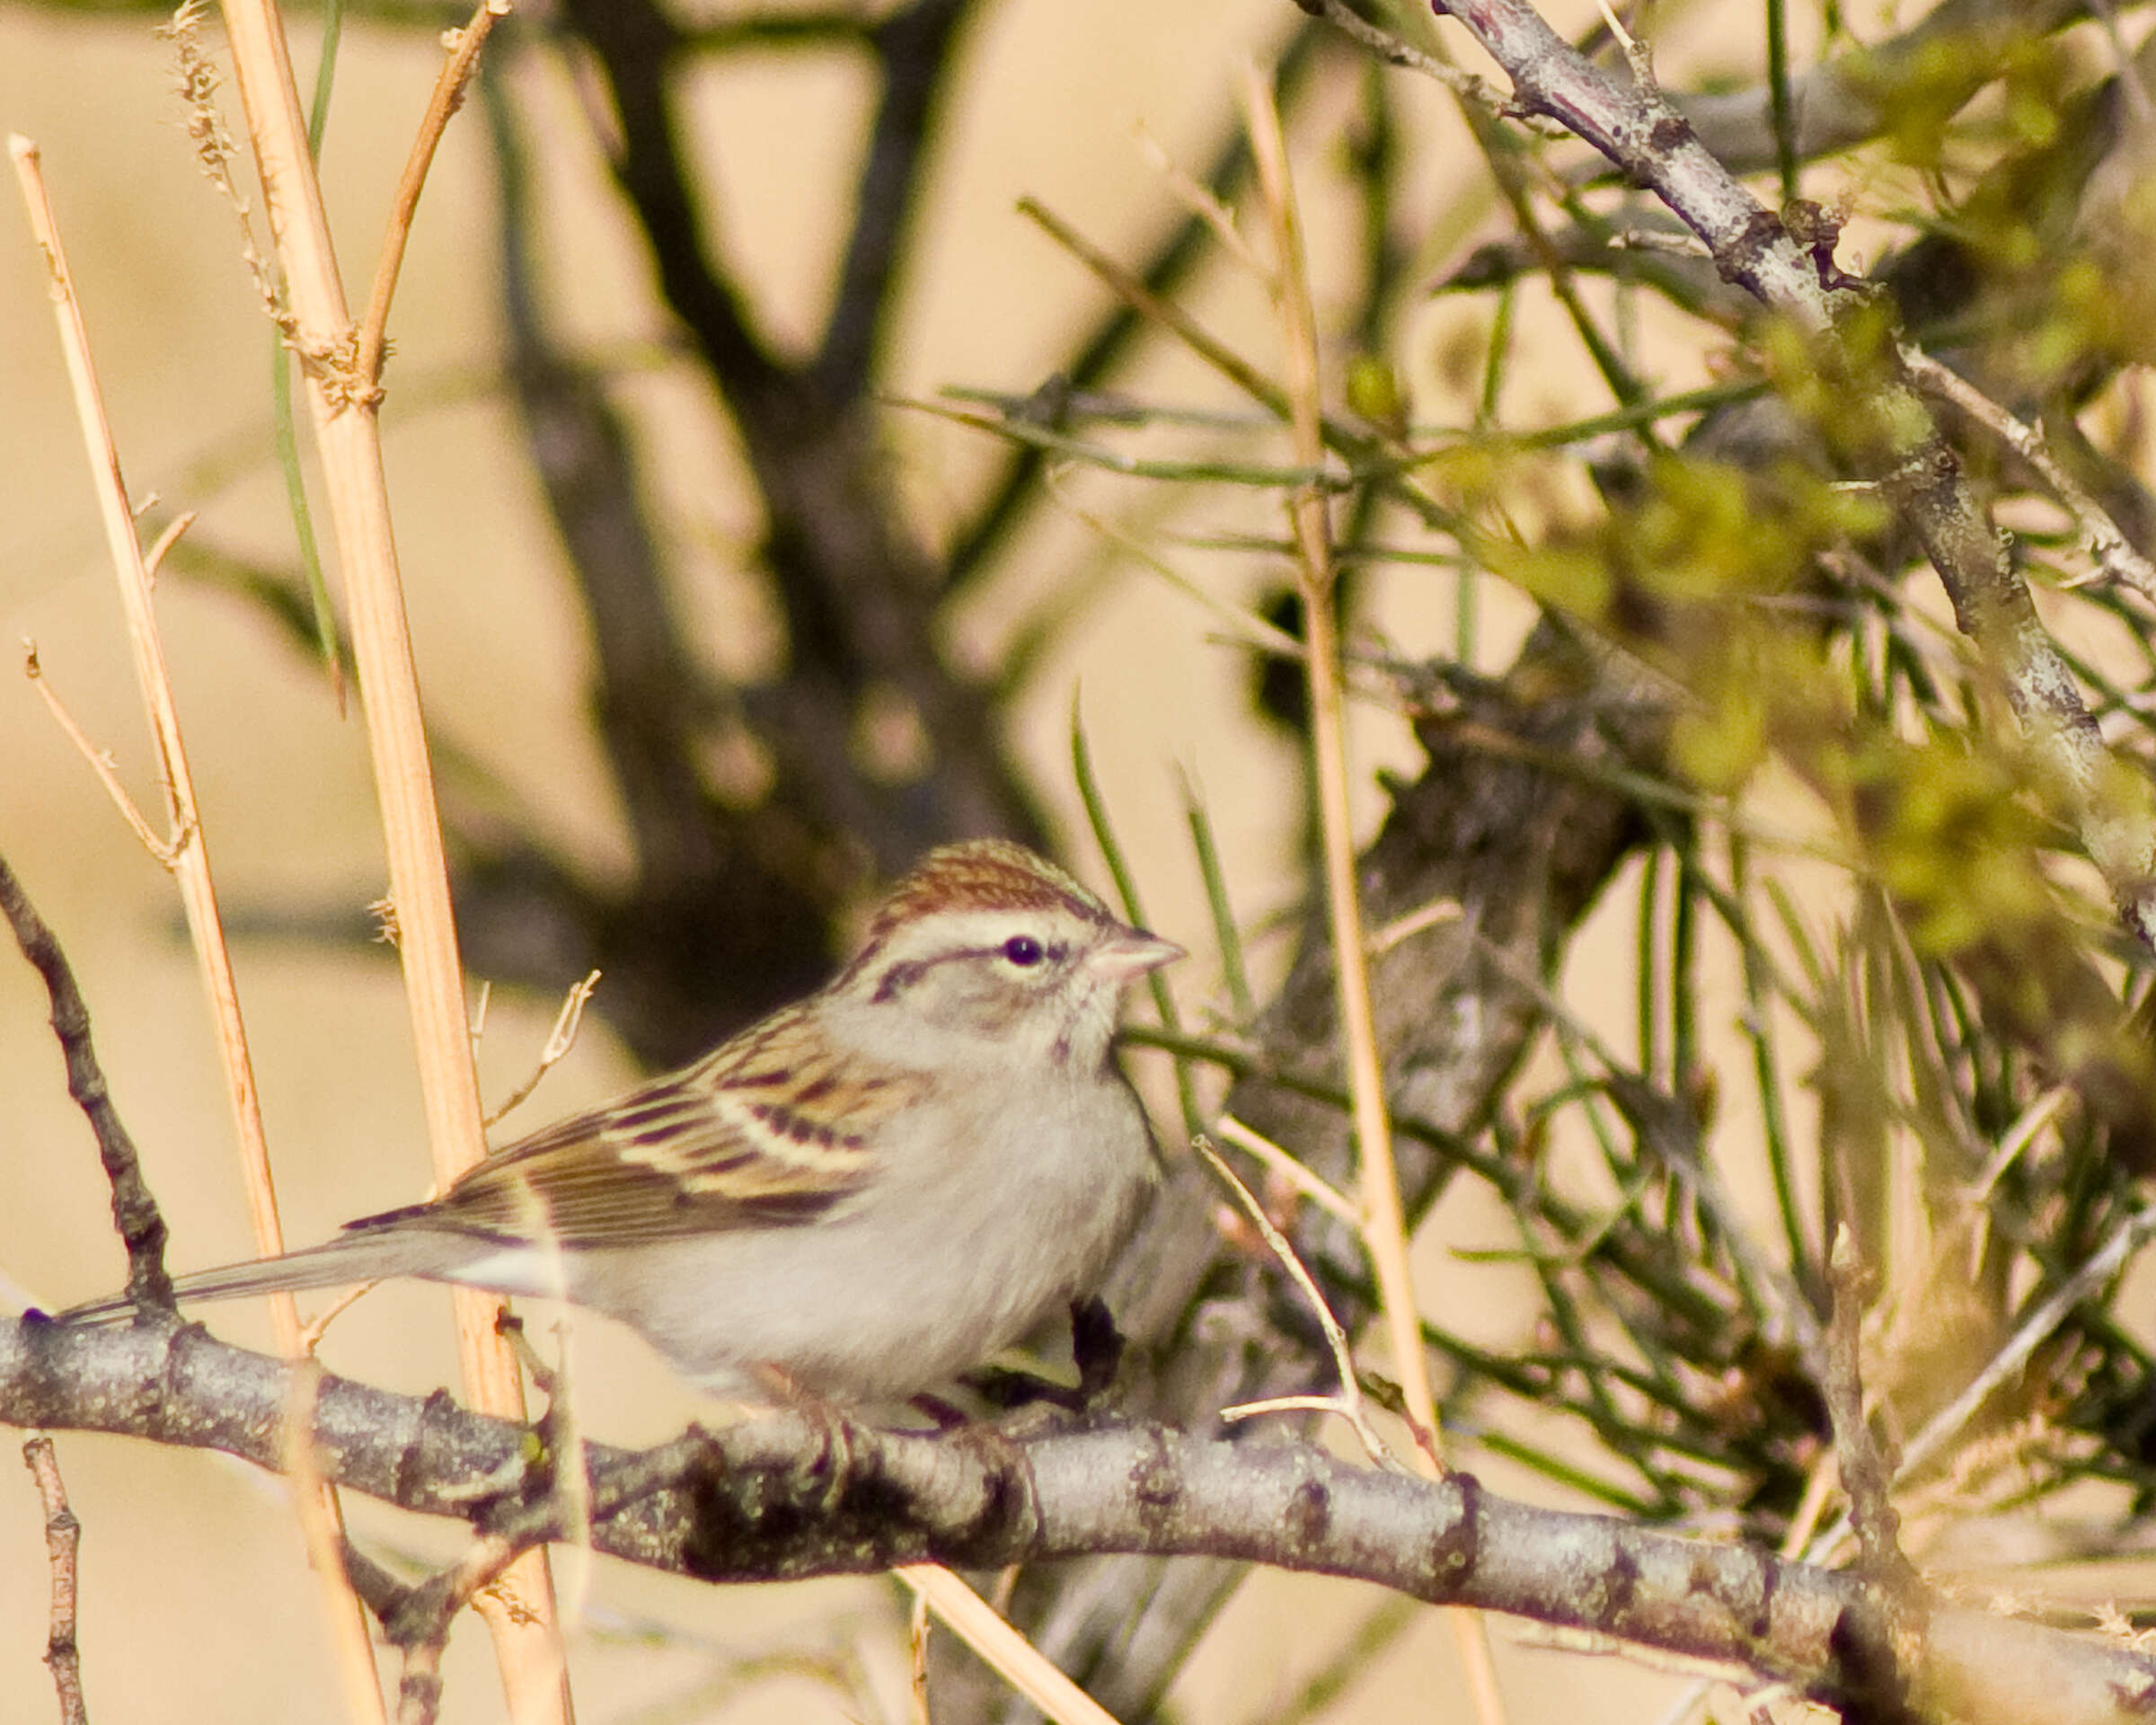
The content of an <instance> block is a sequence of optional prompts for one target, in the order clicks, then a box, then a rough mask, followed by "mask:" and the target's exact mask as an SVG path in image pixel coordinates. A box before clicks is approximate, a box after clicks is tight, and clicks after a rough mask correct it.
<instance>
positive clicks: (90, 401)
mask: <svg viewBox="0 0 2156 1725" xmlns="http://www.w3.org/2000/svg"><path fill="white" fill-rule="evenodd" d="M9 147H10V153H11V155H13V158H14V163H15V172H16V174H17V176H18V178H19V179H20V180H21V181H22V197H23V201H24V203H25V205H26V206H27V207H28V208H29V211H30V221H31V230H32V232H33V233H34V234H36V236H37V242H38V244H39V246H40V249H41V250H42V251H43V252H44V253H45V261H46V267H47V270H48V271H49V277H50V288H51V297H52V302H53V315H54V318H55V321H56V322H57V324H58V328H59V339H60V347H61V350H62V352H63V353H64V355H65V356H66V364H67V376H68V380H69V383H70V384H71V385H72V386H73V389H74V393H75V417H76V420H77V421H78V422H79V424H80V425H81V427H82V431H83V442H84V448H85V450H86V452H87V454H88V456H89V460H90V472H91V479H92V482H93V485H94V486H95V488H96V491H97V498H98V512H99V515H100V517H102V520H103V523H104V528H105V539H106V546H107V549H108V550H109V552H110V554H111V558H112V568H113V572H114V574H115V575H116V576H117V577H118V578H119V594H120V602H121V605H122V606H123V607H124V609H125V611H126V613H127V618H128V641H129V642H130V644H131V645H132V647H133V649H134V657H135V673H136V680H137V683H138V685H139V686H140V687H141V691H142V698H143V703H144V704H145V705H146V707H147V709H148V711H149V718H150V730H151V733H152V735H153V737H154V738H155V742H156V747H157V759H158V765H159V769H160V770H159V774H158V778H159V782H160V783H162V784H163V787H164V792H165V804H166V813H167V816H168V818H169V819H170V822H171V826H172V840H171V844H170V854H169V858H168V859H167V860H166V866H167V867H169V868H170V869H171V870H172V873H173V876H174V878H175V879H176V880H178V882H179V886H180V897H181V904H182V905H183V906H184V907H185V908H186V912H187V924H188V932H189V933H190V936H191V937H192V940H193V943H194V948H195V956H196V958H197V960H198V961H199V964H200V966H201V971H202V982H203V986H204V989H205V991H206V992H207V993H208V996H209V1004H210V1012H211V1016H212V1018H213V1020H214V1022H215V1024H216V1032H217V1051H218V1054H219V1056H220V1057H221V1058H222V1060H223V1063H224V1067H225V1090H226V1093H227V1095H228V1096H229V1098H230V1100H231V1104H232V1114H233V1124H234V1130H235V1132H236V1134H237V1137H238V1141H239V1147H240V1163H241V1168H242V1171H243V1177H244V1184H245V1187H246V1190H247V1206H248V1214H249V1217H250V1220H251V1221H252V1224H253V1228H254V1238H255V1247H256V1250H257V1251H258V1252H261V1255H262V1256H263V1257H265V1258H270V1257H275V1256H276V1255H277V1254H278V1253H279V1252H282V1251H283V1250H284V1230H283V1226H282V1225H281V1224H280V1222H279V1221H278V1211H277V1190H276V1184H275V1181H273V1180H272V1178H271V1175H270V1144H269V1139H268V1137H267V1136H266V1135H265V1133H264V1132H263V1129H262V1119H261V1098H260V1096H259V1094H258V1092H257V1091H256V1089H255V1082H254V1063H253V1059H252V1056H251V1055H250V1054H249V1052H248V1047H247V1031H246V1025H245V1023H244V1022H243V1019H242V1017H241V1014H240V996H239V984H238V980H237V978H236V977H234V973H233V968H232V955H231V952H230V951H229V949H228V948H227V947H226V945H225V925H224V921H223V918H222V917H221V916H219V915H218V911H217V895H216V884H215V882H214V881H213V880H212V879H211V877H210V870H209V850H208V845H207V844H206V843H205V842H204V839H203V835H202V831H201V819H200V815H199V811H198V809H197V807H196V801H195V788H194V776H193V774H192V773H191V772H190V769H189V766H188V760H187V747H186V744H185V741H184V739H182V737H181V730H180V714H179V709H178V707H177V706H176V705H175V704H174V702H173V699H172V678H171V677H170V675H169V674H168V672H167V670H166V668H165V662H164V645H163V640H162V638H161V637H160V636H159V634H158V632H157V619H156V614H155V608H154V607H153V606H152V603H151V597H150V586H151V574H150V566H149V564H148V562H146V559H145V558H144V556H143V551H142V544H141V541H140V540H138V539H137V537H136V533H135V514H134V509H133V508H132V506H131V504H130V503H129V501H128V491H127V482H126V480H125V478H124V477H123V476H122V474H121V473H120V465H119V448H118V447H117V446H116V445H115V444H114V442H113V440H112V429H111V425H110V420H108V419H107V418H106V414H105V408H104V399H103V394H102V391H101V390H100V388H99V386H98V381H97V372H96V367H95V366H94V364H93V361H92V358H91V354H90V338H89V332H88V331H87V329H86V328H85V326H84V322H83V314H82V306H81V303H80V301H79V300H78V299H77V298H76V296H75V283H74V279H73V277H72V276H71V275H70V273H69V271H68V269H67V258H66V250H65V249H64V248H63V246H62V245H61V243H60V235H59V227H58V225H57V222H56V220H55V219H54V217H53V212H52V206H51V202H50V200H49V198H48V197H47V195H46V190H45V183H44V178H43V175H42V173H40V167H39V162H38V153H37V149H36V146H34V145H32V144H31V143H30V142H29V140H28V139H25V138H20V137H17V138H13V139H12V140H11V141H10V146H9ZM31 663H32V667H33V669H34V666H35V659H34V658H33V659H32V661H31ZM76 734H77V735H78V736H79V733H76ZM92 757H93V759H94V758H95V754H94V752H92ZM137 819H138V820H139V817H137ZM138 830H142V828H141V827H138ZM270 1315H271V1318H272V1321H273V1323H274V1324H275V1326H276V1331H277V1338H278V1347H279V1349H282V1350H283V1351H284V1352H285V1353H286V1354H287V1355H296V1353H297V1352H298V1351H299V1314H298V1311H297V1309H296V1307H295V1306H294V1305H293V1303H292V1296H290V1295H289V1294H277V1295H272V1296H270ZM293 1483H294V1502H295V1505H296V1508H297V1509H298V1512H299V1517H300V1525H301V1527H302V1528H303V1530H304V1531H305V1535H306V1541H307V1547H308V1551H309V1554H310V1555H311V1556H312V1558H313V1559H314V1570H315V1573H316V1574H317V1576H318V1577H319V1578H320V1584H321V1586H322V1588H323V1591H324V1594H325V1596H326V1600H327V1605H328V1607H329V1619H330V1623H331V1633H332V1636H333V1638H334V1640H335V1642H336V1645H337V1650H338V1658H339V1668H340V1672H341V1674H342V1676H343V1679H344V1686H345V1694H346V1699H347V1704H348V1705H349V1708H350V1710H351V1712H352V1716H353V1717H354V1718H355V1719H357V1720H360V1721H375V1720H379V1719H381V1718H382V1717H383V1713H382V1694H381V1690H380V1688H379V1686H378V1685H377V1684H376V1679H375V1660H374V1652H373V1649H372V1646H371V1644H370V1641H369V1639H368V1636H367V1619H366V1615H365V1612H364V1609H363V1608H362V1606H360V1604H359V1602H358V1599H357V1598H356V1597H353V1595H352V1592H351V1589H350V1588H349V1587H348V1586H347V1585H346V1582H345V1579H344V1570H343V1567H342V1565H341V1563H340V1562H339V1561H337V1556H336V1553H337V1552H338V1549H339V1547H340V1544H342V1540H343V1515H342V1511H341V1510H340V1508H339V1506H338V1503H337V1499H336V1497H335V1495H334V1493H332V1492H331V1491H329V1490H328V1489H327V1488H325V1487H324V1486H323V1483H322V1482H321V1480H320V1478H319V1477H318V1476H316V1475H315V1474H314V1472H313V1470H312V1468H311V1467H310V1468H307V1469H305V1470H303V1471H302V1472H301V1473H300V1474H299V1475H298V1476H297V1477H296V1479H295V1480H294V1482H293Z"/></svg>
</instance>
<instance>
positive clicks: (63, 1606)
mask: <svg viewBox="0 0 2156 1725" xmlns="http://www.w3.org/2000/svg"><path fill="white" fill-rule="evenodd" d="M22 1464H23V1465H24V1466H25V1467H27V1468H29V1469H30V1473H31V1478H32V1479H34V1480H36V1481H37V1482H38V1501H39V1502H40V1504H42V1505H43V1506H44V1508H45V1556H46V1560H47V1561H48V1562H49V1564H50V1565H51V1566H52V1613H51V1616H50V1617H49V1620H48V1628H47V1630H46V1634H45V1665H46V1668H47V1669H48V1670H49V1671H50V1672H51V1673H52V1686H53V1688H54V1689H56V1690H57V1692H58V1693H59V1697H60V1725H90V1710H89V1708H88V1706H87V1705H86V1704H85V1703H84V1700H83V1654H82V1649H81V1648H80V1647H79V1646H78V1645H77V1644H76V1641H75V1574H76V1563H75V1560H76V1556H77V1554H78V1553H80V1551H81V1550H82V1544H83V1524H82V1523H81V1522H80V1521H79V1520H77V1519H76V1518H75V1511H74V1510H73V1509H72V1508H69V1507H68V1504H67V1486H66V1482H65V1481H63V1480H62V1479H61V1478H60V1464H59V1460H58V1458H57V1456H56V1455H54V1454H53V1448H52V1439H51V1438H49V1437H47V1436H46V1435H45V1434H44V1433H43V1432H38V1433H36V1434H35V1435H33V1436H32V1437H31V1438H30V1440H29V1441H28V1442H27V1443H25V1444H24V1445H23V1446H22Z"/></svg>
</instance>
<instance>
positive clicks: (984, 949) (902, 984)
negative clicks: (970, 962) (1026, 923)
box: [856, 934, 1071, 1006]
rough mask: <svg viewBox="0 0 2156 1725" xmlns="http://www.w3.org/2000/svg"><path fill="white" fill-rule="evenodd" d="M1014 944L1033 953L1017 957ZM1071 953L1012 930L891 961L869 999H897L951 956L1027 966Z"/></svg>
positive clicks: (1060, 959)
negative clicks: (996, 939) (983, 942)
mask: <svg viewBox="0 0 2156 1725" xmlns="http://www.w3.org/2000/svg"><path fill="white" fill-rule="evenodd" d="M1013 947H1022V948H1024V949H1026V950H1027V951H1029V952H1030V953H1031V955H1032V956H1030V957H1029V958H1020V957H1019V956H1017V954H1016V953H1014V952H1013V951H1012V948H1013ZM1070 955H1071V949H1070V946H1069V943H1068V942H1064V941H1048V942H1041V941H1038V940H1036V939H1035V938H1034V937H1033V936H1032V935H1030V934H1013V935H1012V936H1011V938H1010V939H1009V940H1007V941H1004V942H1002V943H1000V944H999V945H995V946H961V947H955V948H953V949H952V950H951V951H948V952H939V953H937V954H936V955H935V956H934V957H933V958H928V959H903V960H899V961H898V962H897V963H895V964H893V965H892V966H891V967H890V968H889V969H887V970H886V971H885V972H884V973H883V975H882V976H881V977H879V979H878V981H877V984H876V987H875V989H874V990H873V992H871V993H870V995H869V1002H870V1004H871V1005H876V1006H881V1005H886V1004H889V1003H890V1002H891V1001H894V1000H896V999H897V997H898V996H899V995H900V994H901V993H903V992H904V991H905V990H906V989H908V988H910V987H912V986H914V985H915V983H916V982H918V981H920V980H921V978H922V977H923V976H925V975H927V974H928V972H929V971H930V970H931V969H934V968H935V967H936V966H937V965H939V964H949V963H950V962H952V961H953V960H967V959H996V960H1002V961H1003V962H1004V963H1006V964H1014V965H1017V966H1019V967H1020V968H1021V969H1035V968H1036V967H1038V965H1040V964H1041V963H1043V962H1044V961H1045V962H1047V963H1049V964H1061V963H1062V962H1063V961H1064V960H1065V959H1067V958H1069V957H1070ZM856 962H858V960H857V961H856Z"/></svg>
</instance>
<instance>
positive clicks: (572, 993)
mask: <svg viewBox="0 0 2156 1725" xmlns="http://www.w3.org/2000/svg"><path fill="white" fill-rule="evenodd" d="M597 986H599V973H598V972H597V971H596V970H594V971H592V972H591V973H590V974H589V975H588V976H587V977H585V978H584V980H583V981H581V982H579V983H572V984H571V985H570V990H569V994H568V996H567V997H566V998H565V999H564V1000H563V1001H562V1003H561V1011H560V1012H559V1013H556V1014H555V1015H554V1028H553V1030H552V1031H551V1032H549V1034H548V1036H547V1039H546V1046H545V1047H544V1048H541V1049H540V1050H539V1064H538V1065H537V1066H535V1067H534V1068H533V1069H532V1075H531V1076H530V1077H529V1078H526V1080H525V1081H524V1083H522V1084H519V1085H517V1088H516V1089H515V1090H513V1091H511V1092H509V1093H508V1097H507V1099H506V1100H504V1101H503V1102H502V1104H501V1106H500V1107H499V1108H498V1109H496V1110H494V1111H493V1112H492V1113H491V1114H490V1115H488V1116H487V1124H488V1125H489V1126H495V1125H498V1124H499V1122H500V1121H501V1120H502V1119H504V1118H506V1117H507V1116H508V1115H509V1114H510V1113H512V1112H513V1111H514V1110H517V1109H518V1108H521V1107H522V1106H523V1105H524V1104H525V1103H526V1101H529V1100H530V1099H531V1094H532V1092H534V1091H535V1090H537V1089H538V1088H539V1081H540V1080H541V1079H542V1078H543V1077H545V1076H546V1075H547V1074H548V1073H549V1072H551V1071H552V1070H553V1068H554V1067H555V1066H557V1065H559V1064H560V1062H561V1059H562V1057H564V1056H565V1055H567V1054H568V1053H569V1051H570V1048H574V1047H575V1046H576V1041H577V1030H578V1027H579V1026H580V1025H581V1024H582V1023H583V1022H584V1008H585V1007H586V1006H587V1005H588V1004H590V1001H591V993H592V990H593V989H595V988H596V987H597Z"/></svg>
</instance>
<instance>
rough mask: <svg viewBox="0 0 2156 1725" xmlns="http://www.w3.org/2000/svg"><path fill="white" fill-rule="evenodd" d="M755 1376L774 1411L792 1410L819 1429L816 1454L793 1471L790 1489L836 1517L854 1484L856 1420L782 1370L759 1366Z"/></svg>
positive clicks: (820, 1511) (834, 1403)
mask: <svg viewBox="0 0 2156 1725" xmlns="http://www.w3.org/2000/svg"><path fill="white" fill-rule="evenodd" d="M753 1376H755V1380H756V1381H757V1383H759V1384H762V1385H763V1386H764V1389H765V1391H766V1392H767V1393H769V1394H770V1397H771V1401H772V1404H773V1407H776V1408H786V1409H790V1410H791V1411H793V1412H795V1413H798V1414H800V1416H801V1417H802V1418H803V1419H804V1420H808V1422H809V1423H810V1424H811V1425H812V1426H814V1427H815V1428H816V1431H817V1446H816V1453H815V1454H814V1455H812V1456H810V1457H808V1458H807V1459H805V1460H803V1461H802V1462H801V1463H800V1464H798V1465H797V1466H795V1467H794V1468H793V1469H791V1473H793V1475H794V1479H793V1481H792V1482H790V1486H791V1488H792V1489H794V1490H795V1491H796V1494H797V1495H799V1496H800V1497H803V1498H809V1499H811V1501H812V1503H813V1507H814V1508H816V1509H817V1511H818V1512H819V1513H821V1514H823V1515H826V1516H830V1515H835V1514H836V1513H837V1510H838V1508H839V1506H840V1504H841V1503H842V1502H844V1499H845V1495H846V1490H847V1488H848V1487H849V1486H850V1485H852V1484H853V1454H854V1441H853V1420H852V1418H851V1417H850V1416H849V1415H848V1414H847V1413H846V1411H844V1409H843V1408H841V1407H840V1406H839V1405H838V1404H837V1403H836V1402H833V1401H830V1400H829V1399H828V1398H826V1397H825V1396H821V1395H817V1394H816V1393H814V1392H812V1391H809V1390H805V1389H803V1388H802V1387H801V1386H800V1384H797V1383H796V1382H795V1381H794V1379H793V1377H792V1376H791V1374H790V1373H788V1372H787V1371H785V1370H784V1369H783V1368H782V1367H777V1366H759V1367H755V1371H754V1373H753ZM819 1475H820V1476H821V1479H820V1483H819V1482H818V1476H819Z"/></svg>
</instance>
